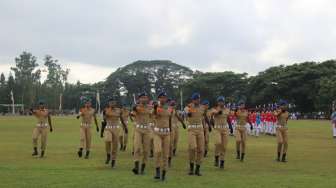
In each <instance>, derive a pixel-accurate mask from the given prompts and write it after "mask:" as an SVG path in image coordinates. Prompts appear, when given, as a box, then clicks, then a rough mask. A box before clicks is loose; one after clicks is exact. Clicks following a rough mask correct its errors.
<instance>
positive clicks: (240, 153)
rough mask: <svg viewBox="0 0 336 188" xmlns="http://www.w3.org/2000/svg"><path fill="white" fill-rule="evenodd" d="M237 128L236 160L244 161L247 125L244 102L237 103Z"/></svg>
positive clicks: (246, 111)
mask: <svg viewBox="0 0 336 188" xmlns="http://www.w3.org/2000/svg"><path fill="white" fill-rule="evenodd" d="M236 118H237V128H236V150H237V157H236V158H237V159H240V161H242V162H243V161H244V157H245V148H246V137H247V130H246V127H247V124H248V110H247V109H245V102H244V101H239V109H238V110H237V112H236Z"/></svg>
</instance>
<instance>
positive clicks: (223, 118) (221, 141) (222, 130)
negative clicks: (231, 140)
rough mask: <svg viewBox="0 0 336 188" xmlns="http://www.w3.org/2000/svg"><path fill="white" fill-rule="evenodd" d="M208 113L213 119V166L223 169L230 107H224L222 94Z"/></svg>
mask: <svg viewBox="0 0 336 188" xmlns="http://www.w3.org/2000/svg"><path fill="white" fill-rule="evenodd" d="M210 114H211V117H212V118H213V120H214V125H213V128H214V130H215V131H214V132H215V166H216V167H218V166H219V167H220V168H221V169H223V168H224V162H225V153H226V148H227V144H228V136H229V124H230V119H229V116H230V109H228V108H226V107H225V98H224V97H223V96H219V97H218V98H217V106H216V107H214V108H213V109H212V110H211V113H210ZM219 160H220V165H219Z"/></svg>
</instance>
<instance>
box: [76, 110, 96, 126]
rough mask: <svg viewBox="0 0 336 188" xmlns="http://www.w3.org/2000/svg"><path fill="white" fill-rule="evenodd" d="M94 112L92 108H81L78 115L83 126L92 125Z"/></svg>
mask: <svg viewBox="0 0 336 188" xmlns="http://www.w3.org/2000/svg"><path fill="white" fill-rule="evenodd" d="M95 114H96V111H95V110H94V109H93V108H81V109H80V113H79V115H80V116H81V117H82V123H83V124H88V125H91V124H92V120H93V117H94V115H95Z"/></svg>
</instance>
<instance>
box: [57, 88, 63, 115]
mask: <svg viewBox="0 0 336 188" xmlns="http://www.w3.org/2000/svg"><path fill="white" fill-rule="evenodd" d="M62 98H63V94H62V93H60V98H59V108H58V110H59V111H60V112H61V111H62V103H63V101H62Z"/></svg>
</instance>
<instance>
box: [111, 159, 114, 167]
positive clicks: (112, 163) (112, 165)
mask: <svg viewBox="0 0 336 188" xmlns="http://www.w3.org/2000/svg"><path fill="white" fill-rule="evenodd" d="M114 166H115V160H112V161H111V168H114Z"/></svg>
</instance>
